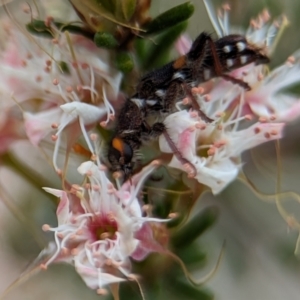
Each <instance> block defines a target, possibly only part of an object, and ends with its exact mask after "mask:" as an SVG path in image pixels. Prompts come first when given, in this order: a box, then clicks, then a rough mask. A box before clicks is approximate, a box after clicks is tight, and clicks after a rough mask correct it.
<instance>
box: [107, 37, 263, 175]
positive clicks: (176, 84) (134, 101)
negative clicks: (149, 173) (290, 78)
mask: <svg viewBox="0 0 300 300" xmlns="http://www.w3.org/2000/svg"><path fill="white" fill-rule="evenodd" d="M250 63H254V64H256V65H260V64H267V63H269V58H268V57H267V56H266V55H265V54H264V51H263V49H261V48H259V47H257V46H255V45H253V44H251V43H249V42H248V41H247V39H246V38H245V36H243V35H238V34H231V35H227V36H224V37H221V38H219V39H217V40H213V39H212V38H211V36H210V35H209V34H207V33H206V32H202V33H201V34H200V35H199V36H198V37H197V38H196V40H195V41H194V42H193V44H192V46H191V48H190V50H189V51H188V53H187V54H185V55H182V56H180V57H179V58H177V59H176V60H174V61H171V62H170V63H168V64H166V65H164V66H162V67H161V68H158V69H156V70H153V71H150V72H149V73H147V74H146V75H144V76H143V77H142V78H141V80H140V81H139V83H138V84H137V86H136V90H135V93H134V94H133V95H132V96H131V97H129V98H127V99H126V101H125V103H124V106H123V107H122V109H121V111H120V113H119V116H118V119H117V126H116V129H115V133H114V136H113V138H112V140H111V143H110V145H109V150H108V160H109V162H110V163H111V166H112V171H122V172H124V179H125V180H126V179H128V178H129V177H130V176H131V174H132V172H133V167H134V158H135V155H134V153H135V152H136V151H137V150H138V149H139V148H140V147H141V145H142V143H143V142H145V141H146V140H149V139H153V138H157V137H158V136H160V135H161V134H164V135H165V137H166V139H167V141H168V143H169V145H170V147H171V149H172V150H173V152H174V154H175V155H176V156H177V158H178V159H179V160H180V161H181V162H182V163H189V162H188V161H187V160H186V159H184V158H183V157H182V155H181V154H180V152H179V151H178V149H177V148H176V146H175V145H174V143H173V142H172V140H171V138H170V137H169V136H168V133H167V131H166V128H165V125H164V123H163V119H164V118H165V117H166V116H168V115H169V114H171V113H172V112H174V111H175V109H176V103H177V102H178V101H180V100H182V99H183V98H184V97H189V98H190V99H191V104H192V107H193V109H195V110H196V111H198V113H199V116H200V117H201V118H202V119H203V120H204V121H206V122H211V121H213V120H212V119H210V118H209V117H208V116H206V115H205V113H204V112H203V111H202V110H201V107H200V105H199V104H198V102H197V100H196V99H195V98H194V96H193V94H192V92H191V90H192V88H193V87H197V86H198V85H199V84H201V83H203V82H206V81H208V80H210V79H212V78H215V77H222V78H224V79H225V80H228V81H231V82H232V83H233V84H237V85H239V86H241V87H243V88H244V89H245V90H250V89H251V88H250V86H249V85H248V84H247V83H246V82H244V81H243V80H241V79H237V78H235V77H232V76H231V75H229V74H228V73H229V72H230V71H232V70H235V69H238V68H240V67H243V66H246V65H248V64H250ZM151 115H157V116H158V117H159V118H160V120H159V121H158V122H155V123H154V124H150V123H149V121H148V120H149V116H151ZM192 167H193V166H192Z"/></svg>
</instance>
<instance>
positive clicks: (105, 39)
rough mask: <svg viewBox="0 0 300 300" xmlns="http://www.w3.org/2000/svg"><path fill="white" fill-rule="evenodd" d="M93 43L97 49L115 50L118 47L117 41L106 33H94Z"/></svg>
mask: <svg viewBox="0 0 300 300" xmlns="http://www.w3.org/2000/svg"><path fill="white" fill-rule="evenodd" d="M94 43H95V44H96V46H97V47H103V48H107V49H111V48H115V47H117V46H118V41H117V40H116V39H115V38H114V36H113V35H112V34H110V33H108V32H96V33H95V36H94Z"/></svg>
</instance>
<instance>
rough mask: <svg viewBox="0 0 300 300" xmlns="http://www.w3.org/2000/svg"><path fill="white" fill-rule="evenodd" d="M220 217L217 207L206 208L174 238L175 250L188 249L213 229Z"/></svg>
mask: <svg viewBox="0 0 300 300" xmlns="http://www.w3.org/2000/svg"><path fill="white" fill-rule="evenodd" d="M218 215H219V210H218V208H217V207H216V206H210V207H207V208H205V209H204V210H203V211H201V212H199V213H198V214H197V215H196V216H194V217H193V219H192V220H190V221H189V222H188V223H187V224H186V225H185V226H184V227H183V228H182V229H181V230H179V231H178V232H176V233H175V234H174V235H173V237H172V244H173V246H174V248H177V247H178V248H180V247H186V246H188V245H189V244H191V243H192V242H193V241H194V240H195V239H196V238H198V237H199V236H200V235H201V234H202V233H203V232H204V231H206V230H207V229H208V228H209V227H211V226H212V225H213V224H214V223H215V222H216V219H217V217H218Z"/></svg>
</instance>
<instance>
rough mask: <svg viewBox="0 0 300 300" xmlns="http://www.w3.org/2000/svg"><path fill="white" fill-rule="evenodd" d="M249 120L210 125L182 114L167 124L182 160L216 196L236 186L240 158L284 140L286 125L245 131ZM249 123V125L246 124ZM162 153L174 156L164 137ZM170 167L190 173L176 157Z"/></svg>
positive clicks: (266, 125)
mask: <svg viewBox="0 0 300 300" xmlns="http://www.w3.org/2000/svg"><path fill="white" fill-rule="evenodd" d="M245 120H246V117H245V118H240V119H231V118H228V119H227V120H225V117H224V119H223V118H219V119H218V120H216V121H215V122H213V123H210V124H206V123H204V122H203V121H202V120H201V118H200V117H198V116H197V114H195V113H189V112H187V111H185V110H184V111H179V112H176V113H174V114H172V115H170V116H168V117H167V118H166V120H165V124H166V127H167V128H168V133H169V135H170V137H171V139H172V141H173V142H174V143H175V144H176V146H177V148H178V150H179V151H180V153H181V154H182V156H183V157H184V158H185V159H187V160H188V161H189V162H190V163H191V164H192V165H193V166H194V167H195V169H196V174H195V176H194V177H195V178H196V179H197V180H198V181H199V182H200V183H202V184H204V185H206V186H208V187H209V188H211V190H212V192H213V194H218V193H220V192H221V191H222V190H223V189H224V188H225V187H226V186H227V185H228V184H229V183H230V182H232V181H233V180H234V179H235V178H236V177H237V176H238V173H239V170H240V168H241V165H242V163H241V161H240V155H241V154H242V153H243V152H244V151H245V150H248V149H251V148H253V147H255V146H257V145H260V144H262V143H265V142H268V141H270V140H274V139H279V138H281V137H282V130H283V128H284V124H283V123H255V124H252V125H251V126H248V127H246V128H245V129H240V125H241V124H242V123H244V124H243V125H244V127H245V125H247V123H246V122H245ZM245 123H246V124H245ZM159 145H160V149H161V151H163V152H167V153H172V151H171V149H170V147H169V144H168V143H167V141H166V140H165V138H164V137H163V136H161V137H160V139H159ZM169 166H170V167H173V168H178V169H181V170H183V171H187V170H186V168H185V166H184V165H183V164H182V162H181V161H179V160H178V158H177V157H176V155H173V158H172V160H171V162H170V163H169Z"/></svg>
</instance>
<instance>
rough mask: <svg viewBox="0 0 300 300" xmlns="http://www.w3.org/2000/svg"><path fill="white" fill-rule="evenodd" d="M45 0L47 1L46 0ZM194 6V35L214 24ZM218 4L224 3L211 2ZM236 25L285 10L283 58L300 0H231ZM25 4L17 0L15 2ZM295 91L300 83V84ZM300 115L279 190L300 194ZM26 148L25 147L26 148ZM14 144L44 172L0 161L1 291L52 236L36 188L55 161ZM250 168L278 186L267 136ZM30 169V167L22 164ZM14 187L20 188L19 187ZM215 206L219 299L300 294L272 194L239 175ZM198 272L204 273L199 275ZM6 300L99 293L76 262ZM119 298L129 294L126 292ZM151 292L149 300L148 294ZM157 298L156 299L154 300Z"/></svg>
mask: <svg viewBox="0 0 300 300" xmlns="http://www.w3.org/2000/svg"><path fill="white" fill-rule="evenodd" d="M45 1H46V0H45ZM192 2H193V4H194V5H195V7H196V10H195V13H194V15H193V16H192V18H191V20H190V23H189V27H188V34H189V35H190V37H191V38H192V39H193V38H195V37H196V36H197V35H198V34H199V32H201V31H204V30H205V31H208V32H211V33H213V32H214V30H213V28H212V26H211V24H210V21H209V19H208V16H207V13H206V10H205V8H204V6H203V3H202V1H201V0H194V1H192ZM211 2H212V3H213V5H214V7H218V6H219V5H221V4H224V2H222V1H216V0H212V1H211ZM180 3H183V1H178V0H176V1H175V0H173V1H166V0H162V1H158V0H153V6H152V10H151V12H152V13H153V15H157V14H158V13H161V12H163V11H165V10H167V9H169V8H171V7H173V6H175V5H177V4H180ZM226 3H228V4H230V6H231V12H230V18H231V24H232V25H233V26H234V27H243V28H246V27H247V26H248V24H249V21H250V19H251V18H254V17H256V16H257V15H258V14H259V13H260V12H261V11H262V10H263V9H264V8H267V9H268V10H269V11H270V14H271V16H272V17H278V16H280V15H283V14H284V15H286V16H287V18H288V20H289V21H290V25H289V27H288V28H287V29H286V30H285V32H284V34H283V36H282V38H281V40H280V43H279V44H278V47H277V49H276V51H275V53H274V54H273V57H272V58H271V67H275V66H277V65H278V64H281V63H283V62H284V61H285V60H286V58H287V57H288V56H289V55H290V54H292V53H293V52H294V51H296V50H297V49H300V38H299V29H298V28H299V26H300V19H299V14H300V2H299V1H293V0H285V1H283V0H263V1H261V0H253V1H244V0H231V1H226ZM18 5H19V3H17V4H16V6H15V8H16V7H17V6H18ZM295 92H297V89H295ZM299 125H300V122H295V123H294V124H291V125H290V126H288V128H287V130H286V135H285V138H284V139H282V140H281V141H280V146H281V149H280V160H281V165H282V168H281V170H280V172H281V178H282V182H281V190H282V191H294V192H296V193H300V184H299V183H300V182H299V174H300V155H299V153H300V143H299V140H300V127H299ZM20 149H21V151H20ZM12 151H13V152H14V153H15V154H16V155H17V156H18V155H20V158H21V159H22V152H23V151H24V152H26V151H28V152H30V153H31V156H32V157H31V156H30V157H26V161H25V162H24V163H25V166H26V165H28V166H30V165H31V164H34V165H36V166H38V167H37V174H38V177H39V178H40V182H39V183H38V184H33V183H32V182H31V181H30V180H27V179H24V178H22V177H21V176H18V175H16V174H15V173H14V172H13V171H12V170H13V169H8V168H7V167H1V166H0V181H1V186H2V187H4V189H3V190H2V191H1V198H3V199H2V200H3V201H2V202H0V207H1V208H0V228H1V229H2V230H1V233H0V291H3V290H4V289H5V288H6V287H7V286H8V285H9V284H11V283H12V282H13V281H14V280H15V279H16V278H18V277H19V276H20V274H21V273H22V272H23V271H24V270H25V269H26V266H27V265H28V264H30V263H31V262H32V261H33V260H34V259H35V258H36V257H37V255H38V254H39V252H40V251H41V249H42V248H41V244H42V243H43V241H44V240H45V239H46V240H51V235H48V234H45V233H42V231H41V225H42V224H44V223H48V224H55V223H56V216H55V207H56V206H55V203H53V199H52V198H50V197H49V196H47V195H46V194H45V193H43V192H41V191H40V190H39V189H38V185H40V186H43V182H44V179H47V180H45V182H47V184H48V185H49V182H52V183H53V186H55V185H57V181H56V180H55V179H52V178H55V176H53V175H54V174H53V172H52V171H51V169H50V168H49V169H48V168H45V167H41V165H42V164H43V158H42V157H41V154H40V153H39V152H38V151H37V150H35V149H33V148H32V147H31V146H30V145H29V144H28V143H26V142H18V143H16V144H14V145H13V147H12ZM243 161H244V162H245V164H244V171H245V173H246V174H247V176H249V178H251V180H252V181H253V183H254V184H255V186H256V187H257V189H258V190H259V191H261V193H266V194H268V193H269V194H274V193H275V191H276V176H277V157H276V151H275V144H274V143H269V144H265V145H263V146H260V147H258V148H255V149H254V150H253V151H251V152H248V153H245V154H244V156H243ZM24 170H25V171H24V172H25V174H26V167H24ZM11 187H14V188H13V189H12V188H11ZM210 205H216V206H218V207H219V209H220V216H219V219H218V221H217V223H216V224H215V225H214V226H213V227H212V228H211V230H209V231H207V232H206V233H205V234H204V235H203V236H202V237H201V239H199V246H201V247H202V249H204V251H206V252H207V253H208V264H207V268H205V269H203V273H201V274H204V273H205V272H207V270H209V268H210V267H211V266H212V265H213V264H214V263H215V261H216V260H217V257H218V254H219V252H220V249H221V246H222V243H223V241H224V240H226V250H225V255H224V258H223V260H222V263H221V265H220V268H219V270H218V272H217V274H216V275H215V276H214V278H213V279H211V280H210V282H209V283H208V284H207V285H206V287H205V288H207V289H208V290H210V291H211V292H212V293H213V294H214V295H215V299H220V300H227V299H230V300H240V299H244V300H250V299H251V300H253V299H255V300H282V299H298V298H299V297H300V296H299V295H300V262H299V259H298V257H297V256H295V255H294V250H295V246H296V241H297V238H298V233H297V232H296V231H292V230H290V229H289V227H288V226H287V224H286V222H285V221H284V220H283V218H282V217H281V216H280V214H279V212H278V210H277V207H276V204H275V202H274V201H271V200H270V201H263V200H261V199H259V197H257V195H255V194H254V193H253V192H252V191H251V189H249V188H248V187H247V186H245V185H244V183H242V182H240V181H235V182H234V183H233V184H231V185H230V186H229V187H228V188H227V189H226V190H225V191H224V192H222V193H221V194H220V195H218V196H217V197H213V196H212V195H211V194H209V193H207V194H205V195H204V196H203V197H202V198H201V199H200V201H199V202H198V203H197V207H195V211H197V210H198V209H203V208H205V207H207V206H210ZM284 205H285V207H286V209H287V210H289V211H290V212H293V215H294V216H295V217H296V218H297V216H298V219H299V220H300V205H299V203H296V202H295V201H286V202H285V203H284ZM201 274H199V275H201ZM3 299H7V300H9V299H10V300H15V299H23V300H27V299H28V300H29V299H30V300H38V299H43V300H46V299H49V300H52V299H74V300H77V299H78V300H79V299H99V296H97V295H96V294H95V292H94V291H92V290H89V289H88V288H87V287H86V286H85V284H84V283H83V282H82V281H81V279H80V278H79V276H78V275H77V274H76V273H75V271H74V270H73V268H72V267H71V266H66V265H54V266H51V267H50V268H49V270H47V272H41V273H39V274H38V275H36V276H33V277H31V278H28V280H26V281H25V282H24V283H22V284H21V285H20V286H17V287H15V288H13V289H12V291H11V292H10V293H9V294H8V295H7V296H5V298H3ZM121 299H123V298H122V297H121ZM146 299H148V300H150V298H147V295H146ZM151 300H152V299H151Z"/></svg>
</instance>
